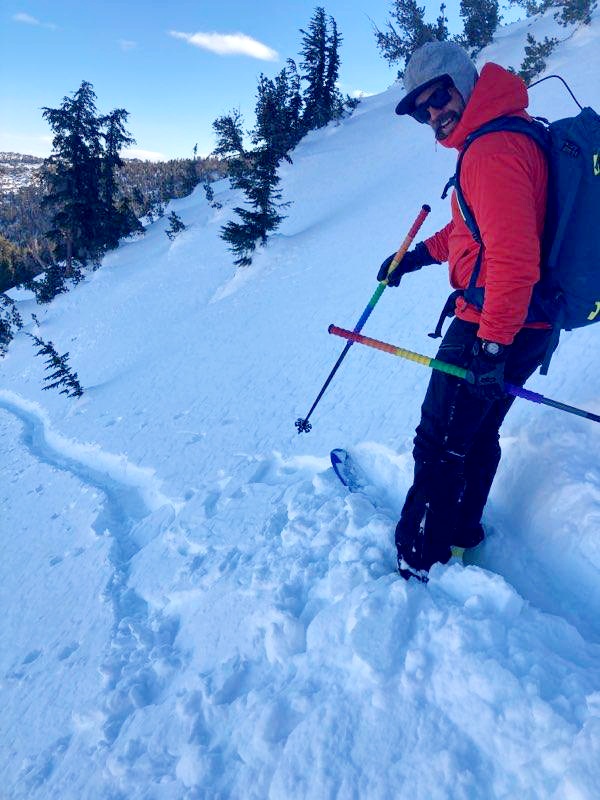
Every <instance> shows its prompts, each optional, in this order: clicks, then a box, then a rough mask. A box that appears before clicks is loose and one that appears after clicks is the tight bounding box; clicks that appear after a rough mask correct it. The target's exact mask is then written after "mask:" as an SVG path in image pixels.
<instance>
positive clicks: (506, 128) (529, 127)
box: [449, 116, 550, 304]
mask: <svg viewBox="0 0 600 800" xmlns="http://www.w3.org/2000/svg"><path fill="white" fill-rule="evenodd" d="M498 132H508V133H522V134H524V135H525V136H528V137H529V138H530V139H533V141H534V142H536V144H537V145H538V146H539V147H540V148H541V149H542V150H543V151H544V153H545V154H546V155H547V154H548V151H549V149H550V134H549V132H548V130H547V128H546V126H545V125H544V124H543V123H542V122H541V121H539V120H537V119H533V120H531V121H530V120H526V119H523V117H514V116H504V117H497V118H496V119H493V120H490V122H486V123H485V125H482V126H481V127H480V128H477V130H475V131H473V132H472V133H470V134H469V135H468V136H467V138H466V140H465V145H464V147H463V149H462V150H461V152H460V155H459V157H458V161H457V162H456V173H455V175H454V178H453V179H451V181H450V182H451V183H452V185H453V186H454V189H455V191H456V199H457V201H458V207H459V209H460V213H461V215H462V217H463V219H464V221H465V225H466V226H467V228H468V229H469V232H470V233H471V236H472V237H473V238H474V239H475V241H476V242H477V243H478V244H479V255H478V256H477V261H476V262H475V267H474V269H473V273H472V274H471V279H470V281H469V287H468V289H467V292H470V293H471V294H472V297H473V300H474V301H475V302H474V304H477V303H476V300H477V297H478V295H477V294H476V292H475V287H476V284H477V279H478V278H479V272H480V270H481V263H482V260H483V242H482V240H481V231H480V230H479V226H478V225H477V220H476V219H475V215H474V214H473V212H472V210H471V209H470V208H469V204H468V203H467V201H466V198H465V195H464V193H463V191H462V188H461V185H460V171H461V167H462V162H463V158H464V157H465V154H466V152H467V150H468V149H469V147H470V146H471V145H472V144H473V142H474V141H476V140H477V139H479V138H480V137H481V136H485V134H486V133H498ZM450 182H449V183H450ZM479 294H481V292H479ZM465 297H466V299H467V300H469V297H468V295H467V294H466V293H465ZM480 302H482V301H480Z"/></svg>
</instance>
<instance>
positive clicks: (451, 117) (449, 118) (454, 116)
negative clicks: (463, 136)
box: [434, 111, 461, 142]
mask: <svg viewBox="0 0 600 800" xmlns="http://www.w3.org/2000/svg"><path fill="white" fill-rule="evenodd" d="M460 116H461V115H460V114H458V113H457V112H456V111H448V113H447V114H444V116H443V117H440V118H439V119H438V120H436V123H435V128H434V131H435V138H436V139H437V140H438V142H441V141H443V140H444V139H445V138H446V137H447V136H449V135H450V133H452V131H453V130H454V128H455V127H456V123H457V122H458V121H459V119H460ZM448 122H453V123H454V124H453V125H452V126H451V127H450V128H448V129H447V130H443V128H444V125H446V124H447V123H448Z"/></svg>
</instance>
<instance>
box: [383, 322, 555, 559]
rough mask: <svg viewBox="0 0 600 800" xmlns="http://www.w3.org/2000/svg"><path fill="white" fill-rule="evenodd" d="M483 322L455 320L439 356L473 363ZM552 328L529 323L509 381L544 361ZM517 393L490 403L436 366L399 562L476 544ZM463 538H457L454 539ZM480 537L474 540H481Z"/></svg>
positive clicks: (513, 355)
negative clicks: (504, 425) (506, 419)
mask: <svg viewBox="0 0 600 800" xmlns="http://www.w3.org/2000/svg"><path fill="white" fill-rule="evenodd" d="M477 330H478V326H477V325H476V324H473V323H468V322H464V321H463V320H459V319H455V320H454V321H453V323H452V325H451V326H450V328H449V329H448V332H447V333H446V336H445V337H444V340H443V342H442V345H441V346H440V349H439V351H438V354H437V358H439V359H440V360H442V361H449V362H451V363H453V364H457V365H459V366H463V367H466V366H467V365H468V364H469V362H470V360H471V353H472V347H473V343H474V341H475V338H476V335H477ZM549 335H550V333H549V332H548V331H540V330H532V329H523V330H522V331H520V332H519V334H518V335H517V337H515V342H514V343H513V345H512V346H511V349H510V351H509V356H508V358H507V363H506V379H507V381H508V382H510V383H515V384H518V385H522V384H523V383H524V382H525V380H526V379H527V377H529V375H531V373H532V372H534V370H535V369H536V368H537V367H538V366H539V364H541V362H542V359H543V355H544V353H545V350H546V347H547V343H548V341H549ZM513 400H514V398H512V397H510V396H507V397H506V398H503V399H502V400H498V401H492V402H490V401H487V400H483V399H481V398H478V397H476V396H475V395H473V394H472V393H471V392H470V391H469V388H468V386H467V384H465V383H464V381H460V380H458V379H457V378H453V377H452V376H448V375H446V374H445V373H440V372H434V373H433V374H432V376H431V380H430V383H429V387H428V389H427V393H426V395H425V400H424V402H423V406H422V409H421V421H420V423H419V426H418V427H417V434H416V437H415V447H414V451H413V454H414V458H415V477H414V482H413V485H412V487H411V489H410V490H409V492H408V495H407V498H406V501H405V504H404V508H403V509H402V515H401V517H400V520H399V522H398V525H397V527H396V546H397V549H398V558H399V560H404V561H405V562H406V563H407V564H408V565H409V566H411V567H413V568H414V569H418V570H423V569H424V570H428V569H430V567H431V566H432V564H433V563H435V562H436V561H441V562H442V563H445V562H446V561H447V560H448V559H449V557H450V545H452V544H461V541H460V537H463V538H464V539H465V540H466V539H469V541H468V542H467V541H465V544H467V543H468V544H475V543H477V542H476V539H477V538H479V539H480V538H481V531H482V529H481V516H482V513H483V508H484V506H485V503H486V501H487V497H488V494H489V491H490V488H491V485H492V481H493V479H494V476H495V474H496V470H497V467H498V463H499V461H500V444H499V433H498V431H499V428H500V425H501V424H502V421H503V420H504V417H505V416H506V414H507V412H508V410H509V409H510V406H511V405H512V402H513ZM455 539H456V541H454V540H455ZM474 540H475V541H474Z"/></svg>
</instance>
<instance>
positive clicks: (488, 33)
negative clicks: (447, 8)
mask: <svg viewBox="0 0 600 800" xmlns="http://www.w3.org/2000/svg"><path fill="white" fill-rule="evenodd" d="M460 16H461V17H462V19H463V20H464V27H463V32H462V34H461V35H460V36H459V37H458V40H459V41H460V43H461V44H462V45H463V47H464V48H465V49H466V50H468V51H469V53H470V54H471V56H475V55H476V54H477V53H478V52H479V51H480V50H481V49H482V48H484V47H486V45H488V44H490V42H491V41H492V39H493V38H494V33H495V32H496V29H497V27H498V25H499V23H500V10H499V7H498V0H460Z"/></svg>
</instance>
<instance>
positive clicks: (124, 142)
mask: <svg viewBox="0 0 600 800" xmlns="http://www.w3.org/2000/svg"><path fill="white" fill-rule="evenodd" d="M128 117H129V114H128V112H127V111H125V109H124V108H115V109H114V110H113V111H111V112H110V114H107V115H106V116H105V117H103V118H102V119H101V124H102V127H103V128H104V129H105V132H104V133H103V134H102V137H103V139H104V153H103V157H102V168H101V184H100V196H101V200H102V207H103V208H102V211H103V213H102V220H101V226H102V234H101V238H102V245H103V247H106V248H109V249H110V248H113V247H117V246H118V244H119V239H120V238H121V237H122V236H128V235H129V234H130V233H135V232H141V231H142V230H143V227H142V225H141V223H140V222H139V220H138V219H137V217H136V216H135V214H134V213H133V210H132V209H131V206H130V204H129V201H128V200H127V198H125V197H119V194H120V192H119V185H118V181H117V172H118V171H119V170H120V169H121V168H122V167H123V161H122V160H121V156H120V151H121V150H122V148H123V147H129V146H131V145H132V144H135V139H134V138H133V137H132V136H131V135H130V134H129V132H128V131H127V130H126V129H125V123H126V122H127V118H128Z"/></svg>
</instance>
